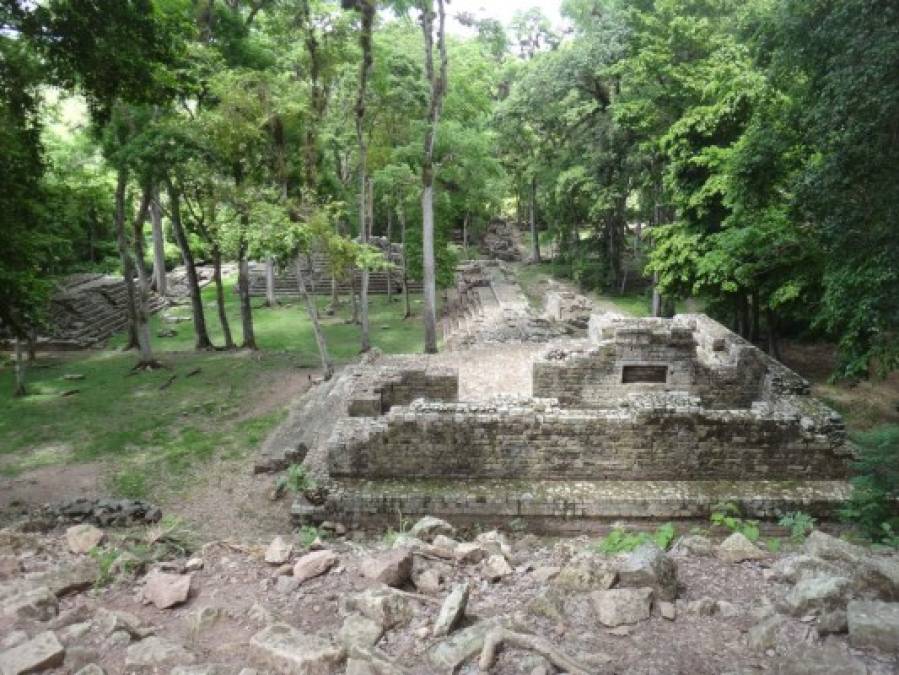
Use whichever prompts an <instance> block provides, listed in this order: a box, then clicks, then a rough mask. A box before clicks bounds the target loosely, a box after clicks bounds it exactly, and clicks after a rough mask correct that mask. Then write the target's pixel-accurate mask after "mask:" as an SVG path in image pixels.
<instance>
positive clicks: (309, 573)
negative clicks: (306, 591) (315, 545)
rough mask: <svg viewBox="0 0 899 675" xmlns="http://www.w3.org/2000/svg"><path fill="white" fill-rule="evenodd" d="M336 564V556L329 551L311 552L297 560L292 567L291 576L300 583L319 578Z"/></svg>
mask: <svg viewBox="0 0 899 675" xmlns="http://www.w3.org/2000/svg"><path fill="white" fill-rule="evenodd" d="M336 564H337V554H336V553H334V551H331V550H324V551H313V552H312V553H307V554H306V555H304V556H303V557H302V558H300V559H299V560H297V562H296V564H294V566H293V576H294V577H295V578H297V579H299V581H300V583H303V582H304V581H308V580H309V579H313V578H315V577H318V576H321V575H322V574H324V573H325V572H327V571H328V570H330V569H331V568H332V567H334V565H336Z"/></svg>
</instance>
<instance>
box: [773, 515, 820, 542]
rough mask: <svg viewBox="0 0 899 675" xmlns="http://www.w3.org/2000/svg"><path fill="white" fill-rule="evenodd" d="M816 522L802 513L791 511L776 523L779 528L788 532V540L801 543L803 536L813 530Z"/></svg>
mask: <svg viewBox="0 0 899 675" xmlns="http://www.w3.org/2000/svg"><path fill="white" fill-rule="evenodd" d="M815 523H816V520H815V518H813V517H812V516H810V515H809V514H807V513H805V512H804V511H792V512H791V513H787V514H786V515H784V516H783V517H781V519H780V520H779V521H778V522H777V524H778V525H780V526H781V527H786V528H787V529H789V530H790V538H791V539H792V540H793V541H794V542H801V541H803V540H804V539H805V536H806V535H807V534H808V533H809V532H811V531H812V530H814V529H815Z"/></svg>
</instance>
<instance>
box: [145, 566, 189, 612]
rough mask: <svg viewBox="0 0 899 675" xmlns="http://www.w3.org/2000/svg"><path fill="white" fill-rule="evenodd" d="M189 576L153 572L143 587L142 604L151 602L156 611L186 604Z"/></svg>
mask: <svg viewBox="0 0 899 675" xmlns="http://www.w3.org/2000/svg"><path fill="white" fill-rule="evenodd" d="M191 579H192V576H191V575H190V574H170V573H168V572H158V571H155V570H154V571H153V572H151V573H150V574H148V575H147V581H146V584H145V585H144V595H143V597H144V602H147V603H150V602H152V603H153V604H154V605H155V606H156V609H168V608H169V607H174V606H175V605H180V604H181V603H182V602H186V601H187V598H188V596H189V595H190V583H191Z"/></svg>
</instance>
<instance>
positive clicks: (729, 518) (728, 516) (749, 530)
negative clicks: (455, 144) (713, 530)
mask: <svg viewBox="0 0 899 675" xmlns="http://www.w3.org/2000/svg"><path fill="white" fill-rule="evenodd" d="M710 520H711V523H712V526H713V527H723V528H725V529H727V530H730V531H731V532H740V533H741V534H742V535H743V536H744V537H746V538H747V539H748V540H749V541H758V538H759V534H760V533H759V521H757V520H746V519H744V518H743V517H742V515H741V513H740V507H739V506H737V505H736V504H733V503H732V502H724V503H722V504H716V505H715V506H713V507H712V515H711V518H710Z"/></svg>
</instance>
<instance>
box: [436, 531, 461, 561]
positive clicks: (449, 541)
mask: <svg viewBox="0 0 899 675" xmlns="http://www.w3.org/2000/svg"><path fill="white" fill-rule="evenodd" d="M457 546H459V542H458V541H456V540H455V539H453V538H452V537H447V536H444V535H442V534H438V535H437V536H436V537H434V541H432V542H431V547H432V548H431V550H432V551H434V552H435V553H436V554H437V555H439V556H441V557H443V558H452V557H453V556H454V555H455V552H456V547H457Z"/></svg>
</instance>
